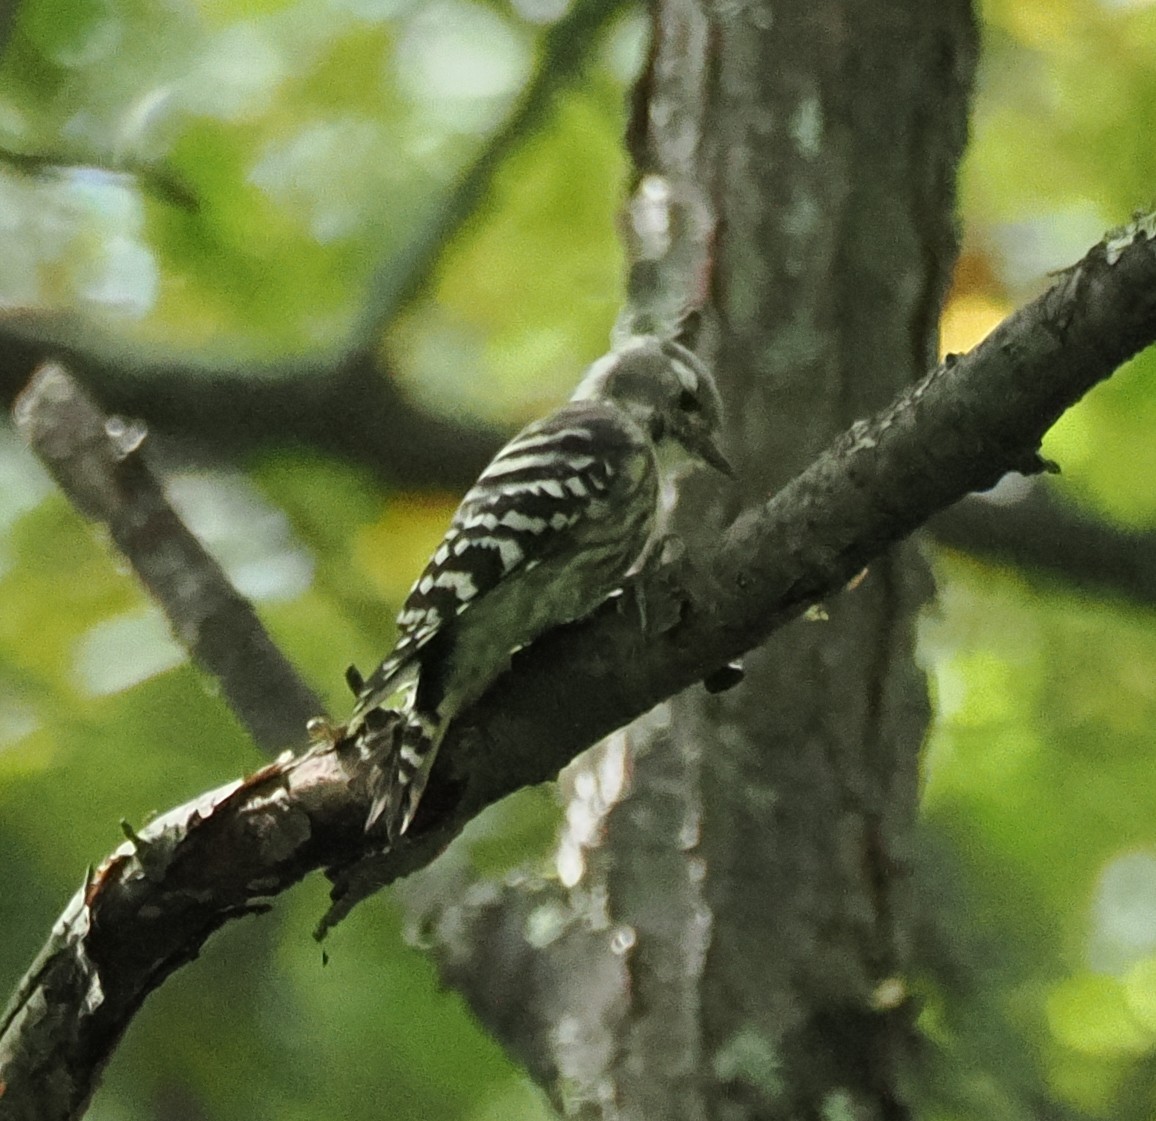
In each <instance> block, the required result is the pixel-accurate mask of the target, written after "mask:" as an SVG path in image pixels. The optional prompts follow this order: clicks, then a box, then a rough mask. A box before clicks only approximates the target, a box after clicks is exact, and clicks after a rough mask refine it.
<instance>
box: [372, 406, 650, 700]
mask: <svg viewBox="0 0 1156 1121" xmlns="http://www.w3.org/2000/svg"><path fill="white" fill-rule="evenodd" d="M655 479H656V473H655V466H654V461H653V456H652V453H651V450H650V443H649V441H648V439H647V438H646V436H645V434H644V433H643V432H642V431H641V429H639V428H638V426H637V425H636V424H634V422H633V421H631V420H630V419H629V417H627V416H626V415H625V414H624V413H623V412H622V411H621V410H619V409H617V408H616V407H613V406H610V405H607V404H604V403H601V402H595V401H583V402H573V403H571V404H569V405H566V406H564V407H563V408H561V409H559V410H558V411H557V412H555V413H553V414H551V415H550V416H548V417H545V418H544V419H542V420H539V421H536V422H535V423H533V424H531V425H529V426H528V427H527V428H525V429H523V430H522V432H520V433H519V434H518V435H517V436H515V437H514V439H513V440H511V441H510V443H508V444H507V445H506V446H505V447H504V448H503V449H502V450H501V451H500V452H499V453H498V454H497V455H496V456H495V457H494V459H493V461H492V462H491V463H490V465H489V466H488V467H487V468H486V469H485V471H483V472H482V474H481V476H480V477H479V479H478V481H477V482H476V483H475V484H474V486H473V488H472V489H471V490H470V491H469V493H468V494H467V495H466V496H465V498H464V499H463V500H462V503H461V505H460V507H459V508H458V510H457V513H456V514H455V515H454V519H453V522H452V523H451V525H450V528H449V530H448V531H447V533H446V536H445V538H444V539H443V541H442V543H441V544H440V545H439V546H438V548H437V550H436V551H435V552H434V554H433V556H432V557H431V558H430V561H429V563H428V564H427V566H426V568H425V570H424V571H423V572H422V574H421V576H420V577H418V579H417V581H416V583H415V584H414V586H413V588H412V590H411V591H410V593H409V596H408V597H407V599H406V601H405V604H404V606H403V608H402V610H401V613H400V615H399V616H398V627H399V629H400V631H401V637H400V638H399V640H398V643H397V646H396V647H395V648H394V651H393V652H392V653H391V655H390V656H389V657H388V658H387V659H386V660H385V661H384V662H383V663H382V665H381V666H380V667H379V668H378V670H377V671H376V672H375V673H374V674H373V675H372V677H371V678H370V679H369V681H368V682H367V683H366V686H365V688H364V691H363V692H362V694H361V696H360V698H359V700H358V703H357V707H356V710H355V713H354V719H355V720H356V719H357V716H358V715H359V714H361V713H364V712H365V711H366V710H368V709H371V708H373V707H375V706H379V705H384V704H386V703H387V701H389V699H390V698H391V697H393V696H394V695H395V694H396V693H397V692H398V690H399V687H402V686H405V685H406V684H408V679H409V678H410V677H411V676H412V675H410V674H409V673H408V672H407V671H408V669H409V667H414V670H415V673H416V662H417V661H418V659H419V655H420V652H421V651H422V649H423V648H424V647H426V646H427V644H429V643H430V642H431V641H432V640H433V639H434V638H435V637H437V636H438V635H441V634H444V633H445V632H446V631H447V629H448V628H451V627H453V628H454V629H455V631H459V632H461V633H462V634H466V633H467V632H468V631H469V629H470V628H471V627H472V625H473V622H474V621H476V622H477V623H478V625H479V627H482V626H484V628H485V630H486V631H487V633H488V634H489V635H490V638H489V639H488V640H487V641H490V642H492V644H493V645H494V646H495V648H496V647H501V646H504V647H505V652H506V653H509V652H510V651H512V650H513V649H514V648H515V647H517V646H519V645H521V644H524V643H526V642H529V641H530V640H531V639H533V638H534V637H536V635H537V634H539V633H541V632H542V631H543V630H545V629H546V628H547V627H549V626H552V625H557V624H558V623H560V622H563V621H567V620H569V619H574V618H578V617H579V616H580V615H582V614H585V613H587V612H589V611H591V610H593V608H594V607H596V606H597V605H598V603H600V602H601V600H602V599H604V598H605V597H606V595H607V594H609V592H610V591H611V590H612V589H613V587H614V586H615V585H616V584H617V583H618V582H620V581H621V578H622V577H623V576H624V575H625V571H626V569H627V568H628V567H629V565H630V563H631V561H632V560H633V559H634V558H635V557H636V556H637V555H638V553H639V552H641V550H642V548H643V546H644V545H645V541H646V538H647V536H648V534H649V531H650V527H651V522H652V519H653V514H654V507H655V501H656V497H655V495H656V481H655ZM591 601H593V602H591ZM481 605H484V606H481Z"/></svg>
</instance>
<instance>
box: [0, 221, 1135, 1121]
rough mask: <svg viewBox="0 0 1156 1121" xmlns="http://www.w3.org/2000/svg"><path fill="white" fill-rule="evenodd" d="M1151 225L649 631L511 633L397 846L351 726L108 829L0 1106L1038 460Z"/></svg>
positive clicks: (58, 1097)
mask: <svg viewBox="0 0 1156 1121" xmlns="http://www.w3.org/2000/svg"><path fill="white" fill-rule="evenodd" d="M1150 232H1151V227H1150V226H1144V225H1143V224H1142V223H1137V224H1135V225H1134V226H1133V227H1131V228H1130V230H1129V231H1128V232H1126V233H1124V234H1119V235H1116V236H1115V237H1114V238H1112V239H1110V240H1108V241H1106V242H1105V243H1102V244H1101V245H1098V246H1096V247H1095V248H1093V249H1092V251H1091V252H1090V253H1089V254H1088V255H1087V257H1085V259H1084V260H1083V261H1081V262H1080V264H1079V265H1077V266H1075V267H1074V268H1072V269H1071V270H1069V271H1068V272H1067V273H1065V274H1064V275H1063V276H1062V277H1061V278H1060V279H1059V280H1058V281H1057V283H1056V284H1055V285H1054V286H1053V287H1052V289H1050V290H1049V291H1048V292H1046V293H1045V294H1044V295H1043V296H1041V297H1040V298H1039V299H1037V300H1035V301H1034V302H1033V303H1031V304H1029V305H1028V306H1027V307H1025V308H1023V309H1022V310H1021V311H1019V312H1018V313H1016V314H1015V315H1014V316H1012V317H1011V318H1010V319H1008V320H1007V321H1006V322H1005V323H1004V324H1003V325H1001V326H1000V327H999V328H998V329H997V330H996V331H995V332H994V333H993V334H992V335H991V336H989V337H988V338H987V339H986V340H985V341H984V342H983V343H982V344H980V346H978V347H977V348H976V349H975V350H974V351H972V352H971V353H969V354H968V355H966V356H964V357H962V358H953V359H952V360H950V361H948V362H946V363H944V364H942V365H941V366H939V367H937V368H936V369H935V370H933V371H932V372H931V373H930V374H929V375H928V376H927V377H926V378H924V379H923V380H922V381H920V382H919V383H918V384H916V385H914V386H912V387H911V388H909V389H908V390H907V391H905V392H904V393H903V394H901V395H900V396H899V398H898V399H897V400H896V401H895V402H894V403H893V404H892V405H891V406H890V407H889V408H887V409H886V410H884V411H883V412H882V413H879V414H878V415H876V416H875V417H873V418H872V419H870V420H867V421H860V422H858V423H856V424H855V425H853V426H852V428H851V429H850V430H849V431H848V432H846V433H845V434H844V435H843V436H842V437H840V438H839V439H838V440H837V441H836V442H835V443H834V444H833V445H832V446H831V447H830V448H829V449H828V450H827V451H826V452H824V453H823V454H822V455H821V456H819V458H818V459H816V461H815V462H814V463H813V464H812V465H811V466H810V467H809V468H808V469H807V470H806V471H805V472H803V473H802V474H801V475H799V476H798V477H796V478H795V479H794V480H793V481H792V482H791V483H790V484H788V485H787V486H786V487H785V488H783V490H782V491H780V492H779V493H778V494H776V495H775V496H774V497H773V498H771V499H769V500H768V501H767V502H765V503H762V504H760V505H757V506H756V507H754V508H752V509H749V510H748V511H746V513H745V514H743V515H742V516H741V517H740V518H739V519H738V520H737V521H736V522H735V524H734V525H733V527H732V528H731V530H730V531H729V532H728V534H727V535H726V539H725V541H724V542H723V543H722V545H721V547H720V549H719V551H718V554H717V555H716V556H715V557H714V558H712V559H711V562H710V564H709V568H706V569H704V571H703V572H702V573H698V574H696V573H693V572H691V573H680V574H679V575H680V577H682V576H685V577H689V578H688V579H686V581H685V583H686V585H687V590H686V591H685V592H683V591H679V590H678V589H677V588H673V589H672V586H671V577H672V574H671V572H670V571H669V570H659V571H658V572H654V573H648V574H647V575H646V576H645V577H644V578H643V580H642V581H641V585H642V592H643V593H644V594H645V596H646V598H647V601H648V604H654V603H661V602H663V600H664V599H665V601H666V603H667V604H668V605H670V606H674V607H677V608H678V612H677V614H675V615H674V616H673V617H675V618H680V619H681V621H680V622H679V623H678V624H677V625H675V626H674V627H672V628H671V629H670V630H668V631H666V632H665V633H662V634H649V635H648V634H646V633H644V632H643V629H642V628H641V626H640V623H639V619H638V614H637V612H636V611H633V610H629V609H624V605H623V601H622V600H619V601H611V602H610V603H608V604H606V605H605V606H604V607H603V608H602V609H600V610H599V611H598V612H596V613H595V614H594V615H593V616H591V617H590V618H589V619H587V620H584V621H583V622H581V623H577V624H575V625H573V626H571V627H567V628H563V629H561V630H558V631H555V632H553V633H551V634H550V635H547V636H546V637H544V638H543V639H542V640H541V641H539V642H537V643H535V644H534V646H532V647H531V648H529V649H527V650H525V651H523V652H521V653H520V654H518V655H516V656H515V657H514V659H513V663H512V666H511V672H510V673H508V674H506V675H505V676H504V677H503V678H501V679H500V680H499V681H498V682H497V683H496V684H495V686H494V688H493V689H491V690H490V692H489V693H488V694H487V695H486V696H485V697H484V698H483V699H482V700H481V701H479V702H478V704H477V705H475V706H474V707H473V708H472V709H471V710H470V711H468V712H467V713H465V714H463V716H462V717H461V718H460V719H459V721H458V722H457V723H456V724H455V725H454V727H453V728H452V730H451V731H450V733H449V735H448V736H447V739H446V742H445V744H444V746H443V748H442V754H441V756H440V758H439V765H438V767H437V768H436V769H435V771H434V773H433V776H432V777H431V781H430V786H429V789H428V792H427V794H426V797H425V800H424V801H423V803H422V808H421V811H420V812H419V814H418V817H417V819H416V820H415V822H414V826H413V829H412V831H411V833H410V834H409V835H407V837H406V838H405V839H404V840H403V842H402V843H400V844H399V845H398V846H397V847H396V848H395V849H394V850H393V851H391V852H388V853H385V854H382V855H378V856H375V857H372V858H369V859H365V860H362V861H360V862H359V863H358V864H357V865H356V866H355V867H353V868H350V867H349V866H348V861H349V860H350V859H351V857H356V855H357V854H358V853H362V852H364V851H365V850H366V846H367V844H368V841H367V839H366V838H365V837H364V835H363V834H362V832H361V823H362V822H363V821H364V815H365V812H366V809H367V797H366V791H365V790H364V787H363V785H362V783H361V780H360V778H359V775H358V773H357V767H356V762H355V761H354V760H351V759H350V758H349V752H348V749H347V747H346V746H345V745H339V747H338V748H337V749H336V750H330V751H323V750H320V749H315V750H313V751H311V752H307V753H306V754H304V755H302V756H300V757H297V758H288V759H285V760H283V761H278V762H277V763H274V764H271V765H270V766H268V767H266V768H265V769H264V770H262V771H261V772H259V773H258V774H257V775H254V776H253V777H251V778H250V779H248V780H246V781H245V782H243V783H239V784H233V785H231V786H229V787H225V788H222V789H221V790H220V791H216V792H213V793H212V794H210V795H206V796H205V797H204V798H202V799H200V800H199V801H198V802H197V803H196V804H190V805H186V806H184V807H181V808H179V809H177V810H174V811H172V812H171V813H169V814H168V815H166V816H165V817H164V818H163V819H161V820H159V821H157V822H154V823H153V824H152V825H150V826H149V827H148V828H147V829H146V830H144V831H143V832H142V834H141V836H140V838H138V839H136V840H135V841H134V842H133V843H130V844H128V845H124V846H121V848H120V849H119V850H118V851H117V852H116V853H115V854H114V855H113V856H112V857H110V858H109V860H108V861H106V862H105V864H104V865H102V867H101V868H100V870H99V871H98V872H97V873H96V875H95V876H94V877H93V878H92V879H91V880H90V882H89V883H88V884H86V885H85V888H84V890H83V891H82V893H81V894H80V895H78V896H77V898H76V899H74V900H73V902H72V904H70V906H69V908H68V910H67V911H66V912H65V915H64V916H63V917H62V919H61V920H60V921H59V922H58V924H57V926H56V928H55V930H54V932H53V936H52V938H51V940H50V942H49V944H48V945H47V946H46V947H45V949H44V950H43V951H42V953H41V955H40V956H39V957H38V959H37V961H36V963H35V964H34V966H33V968H32V969H31V970H30V971H29V973H28V975H27V976H26V978H25V980H24V982H23V983H22V985H21V987H20V990H19V992H18V993H17V995H16V997H15V998H14V1000H13V1002H12V1004H11V1006H10V1008H9V1010H8V1012H7V1013H6V1015H5V1018H4V1020H3V1021H2V1022H0V1086H2V1087H3V1096H0V1119H2V1121H23V1119H25V1118H28V1119H31V1118H35V1119H36V1121H54V1119H56V1118H68V1117H75V1116H77V1115H78V1114H79V1112H80V1111H81V1110H82V1109H83V1106H84V1103H85V1102H86V1101H87V1099H88V1097H89V1095H90V1094H91V1092H92V1088H93V1085H94V1083H95V1080H96V1078H97V1076H98V1074H99V1071H100V1069H101V1068H102V1066H103V1064H104V1063H105V1062H106V1061H107V1059H108V1056H109V1054H110V1053H111V1051H112V1049H113V1047H114V1046H115V1044H116V1041H117V1040H118V1039H119V1037H120V1035H121V1034H122V1033H123V1031H124V1029H125V1027H126V1026H127V1024H128V1022H129V1020H130V1019H131V1017H132V1015H133V1013H134V1012H135V1011H136V1009H137V1008H138V1007H139V1006H140V1004H141V1002H142V1001H143V1000H144V998H145V997H146V996H147V994H148V993H149V992H150V991H151V990H152V989H153V988H155V987H156V986H157V985H159V984H160V983H161V981H163V980H164V978H165V977H166V976H168V974H169V973H171V972H172V971H173V970H174V969H176V968H177V967H179V966H180V965H182V964H184V963H185V962H186V961H189V960H191V959H192V958H194V957H195V956H196V955H197V953H198V952H199V950H200V947H201V945H202V944H203V942H204V940H205V939H206V938H207V937H208V936H209V934H211V933H212V932H213V931H214V930H216V929H217V928H218V927H219V926H221V925H222V923H224V922H225V921H226V920H227V919H229V918H232V917H235V916H236V915H238V914H244V913H247V912H248V911H251V910H253V909H254V908H260V907H264V906H265V905H266V904H267V900H268V899H269V898H270V897H271V896H273V895H275V894H277V893H278V892H279V891H281V890H283V889H284V888H286V887H288V886H289V885H290V884H291V883H293V882H295V881H296V880H298V879H300V877H301V876H302V875H304V874H306V873H307V872H308V871H310V870H312V869H314V868H318V867H326V868H329V869H330V870H331V874H333V875H334V876H335V878H336V880H337V888H336V889H335V901H334V906H333V908H332V910H331V912H330V914H329V915H328V916H326V919H325V920H324V922H323V924H322V928H321V929H322V932H323V931H324V930H325V928H326V927H327V926H329V925H332V923H333V922H335V921H337V920H338V919H339V918H340V917H341V916H342V915H343V914H345V913H347V912H348V910H349V908H350V907H351V906H352V905H353V903H355V902H356V901H357V900H358V899H359V898H362V897H363V896H364V895H365V894H367V893H368V892H369V891H370V890H372V889H373V888H374V887H377V886H381V885H384V884H387V883H389V882H391V881H392V880H394V879H396V878H398V877H400V876H404V875H407V874H408V873H409V872H412V871H414V870H415V869H416V868H419V867H421V866H423V865H425V864H428V863H429V862H430V861H431V860H433V859H434V857H435V856H437V854H438V853H440V852H441V851H442V850H443V849H444V848H445V846H446V845H447V844H448V843H449V841H450V840H451V839H452V838H453V837H454V836H455V835H456V834H457V833H458V832H459V831H460V830H461V828H462V827H463V826H464V824H465V823H466V822H467V821H468V820H469V819H470V818H472V817H473V816H474V815H475V814H477V813H478V812H479V811H480V810H481V809H482V808H483V807H485V806H486V805H488V804H490V803H491V802H493V801H495V800H497V799H498V798H501V797H503V796H504V795H506V794H508V793H510V792H511V791H513V790H515V789H517V788H519V787H521V786H524V785H528V784H531V783H537V782H541V781H544V780H546V779H549V778H552V777H553V776H554V775H556V774H557V772H558V770H559V769H560V768H561V767H562V766H563V765H564V764H565V763H566V762H568V761H569V760H570V759H571V758H573V756H574V755H576V754H577V753H578V752H579V751H580V750H581V749H583V748H584V747H586V746H588V745H589V744H591V743H593V742H594V741H595V740H597V739H599V738H600V737H602V736H604V735H605V734H606V733H608V732H609V731H611V730H612V729H614V728H616V727H619V726H621V725H622V724H624V723H625V722H627V721H628V720H631V719H633V718H634V717H636V716H637V715H639V714H640V713H642V712H645V711H646V710H647V709H649V708H650V707H652V706H653V705H654V704H655V703H657V702H658V701H660V700H662V699H663V698H664V697H667V696H670V695H671V694H673V693H675V692H677V691H679V690H681V689H683V688H685V687H687V686H688V685H690V684H692V683H694V682H695V681H697V680H699V679H701V678H702V677H703V676H704V675H705V674H708V673H709V672H711V671H712V670H714V669H715V668H717V667H718V666H720V665H721V664H722V663H724V662H726V661H728V660H730V659H731V658H733V657H735V656H737V655H739V654H741V653H742V652H744V651H746V650H748V649H750V648H751V647H753V646H754V645H756V644H758V643H759V642H761V641H762V640H763V639H765V638H766V636H767V635H768V634H769V633H770V632H771V631H772V630H774V629H775V628H776V627H780V626H782V625H783V624H784V623H786V622H788V621H789V620H791V619H793V618H795V617H797V616H798V615H799V614H800V613H801V612H802V611H803V610H804V609H805V608H806V607H807V606H808V605H810V604H812V603H815V602H816V601H818V600H820V599H822V598H823V597H826V596H831V595H834V594H835V593H836V592H838V590H839V589H840V588H842V587H844V586H845V585H846V584H847V582H848V581H849V580H850V579H851V577H852V576H854V575H855V574H856V573H858V572H859V571H860V570H861V569H862V568H863V566H864V565H866V564H867V563H868V562H869V561H871V560H872V559H873V558H874V557H876V556H878V555H879V554H880V553H881V552H882V551H884V550H885V549H886V548H887V547H888V546H889V545H891V544H893V543H895V542H896V541H898V540H900V539H901V538H903V537H904V536H906V535H907V534H908V533H910V532H911V531H912V530H913V529H914V528H915V527H916V526H918V525H920V524H921V523H922V522H924V521H925V520H926V519H927V518H929V517H930V516H931V515H932V514H934V513H935V512H936V511H938V510H941V509H944V508H946V507H947V506H949V505H951V504H952V503H954V502H955V501H957V500H958V499H959V498H961V497H962V496H963V495H964V494H966V493H968V492H969V491H972V490H977V489H985V488H987V487H989V486H991V485H992V484H993V483H994V482H995V481H996V480H997V479H998V478H999V477H1000V476H1001V475H1003V474H1004V473H1005V472H1007V471H1011V470H1019V471H1029V472H1030V471H1034V470H1037V469H1039V467H1040V466H1041V463H1040V460H1039V459H1038V453H1037V449H1038V447H1039V443H1040V440H1041V439H1042V437H1043V435H1044V433H1045V432H1046V431H1047V429H1048V428H1049V427H1050V425H1051V424H1052V423H1053V422H1054V421H1055V419H1056V417H1058V416H1059V414H1060V413H1061V412H1062V411H1063V410H1064V409H1065V408H1067V407H1068V406H1070V405H1072V404H1074V403H1075V402H1076V401H1077V400H1079V399H1080V398H1081V397H1082V396H1083V395H1084V393H1086V392H1087V391H1088V390H1089V389H1090V388H1091V387H1092V386H1094V385H1095V384H1096V383H1097V382H1099V381H1101V380H1103V379H1104V378H1106V377H1108V376H1109V375H1110V374H1111V373H1112V371H1113V370H1114V369H1115V368H1116V367H1117V366H1118V365H1119V364H1120V363H1122V362H1123V361H1125V360H1126V359H1127V358H1129V357H1130V356H1131V355H1133V354H1134V353H1136V352H1137V351H1138V350H1139V349H1141V348H1142V347H1144V346H1147V345H1148V344H1150V343H1151V342H1152V341H1153V340H1156V242H1153V241H1152V240H1150ZM851 594H853V593H851ZM629 602H630V601H629V598H628V597H627V599H626V608H628V607H629ZM660 615H661V616H662V617H668V615H667V613H666V612H661V613H660Z"/></svg>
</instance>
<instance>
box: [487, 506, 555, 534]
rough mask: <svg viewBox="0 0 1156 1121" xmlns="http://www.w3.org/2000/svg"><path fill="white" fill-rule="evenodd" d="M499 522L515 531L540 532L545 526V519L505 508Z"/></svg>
mask: <svg viewBox="0 0 1156 1121" xmlns="http://www.w3.org/2000/svg"><path fill="white" fill-rule="evenodd" d="M499 524H501V525H504V526H506V527H508V528H509V529H512V530H514V531H515V532H516V533H542V532H543V531H544V530H545V528H546V519H545V518H531V517H529V516H528V515H527V514H520V513H519V512H518V511H517V510H507V511H506V512H505V513H504V514H503V515H502V520H501V522H500V523H499Z"/></svg>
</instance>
